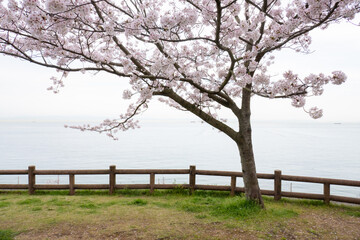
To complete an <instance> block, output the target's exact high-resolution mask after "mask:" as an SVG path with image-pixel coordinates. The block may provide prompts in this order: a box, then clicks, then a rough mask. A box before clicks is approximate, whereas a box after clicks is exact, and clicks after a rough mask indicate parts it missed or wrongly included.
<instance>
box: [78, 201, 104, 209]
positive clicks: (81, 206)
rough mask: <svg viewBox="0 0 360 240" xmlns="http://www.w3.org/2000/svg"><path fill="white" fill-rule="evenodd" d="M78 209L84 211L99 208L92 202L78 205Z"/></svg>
mask: <svg viewBox="0 0 360 240" xmlns="http://www.w3.org/2000/svg"><path fill="white" fill-rule="evenodd" d="M79 207H80V208H84V209H92V210H94V209H98V208H99V205H97V204H95V203H93V202H84V203H80V204H79Z"/></svg>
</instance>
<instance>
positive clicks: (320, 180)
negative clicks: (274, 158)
mask: <svg viewBox="0 0 360 240" xmlns="http://www.w3.org/2000/svg"><path fill="white" fill-rule="evenodd" d="M281 178H282V180H285V181H296V182H311V183H329V184H334V185H344V186H354V187H360V181H354V180H345V179H332V178H318V177H305V176H291V175H282V176H281Z"/></svg>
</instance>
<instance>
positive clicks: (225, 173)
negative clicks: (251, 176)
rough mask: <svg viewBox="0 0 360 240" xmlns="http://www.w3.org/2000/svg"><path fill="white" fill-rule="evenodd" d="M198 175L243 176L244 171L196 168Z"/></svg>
mask: <svg viewBox="0 0 360 240" xmlns="http://www.w3.org/2000/svg"><path fill="white" fill-rule="evenodd" d="M196 174H197V175H210V176H224V177H226V176H229V177H231V176H235V177H242V176H243V173H242V172H230V171H214V170H196Z"/></svg>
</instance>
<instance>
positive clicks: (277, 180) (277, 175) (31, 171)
mask: <svg viewBox="0 0 360 240" xmlns="http://www.w3.org/2000/svg"><path fill="white" fill-rule="evenodd" d="M96 174H102V175H104V174H106V175H109V184H76V183H75V175H96ZM121 174H149V175H150V181H149V184H116V175H121ZM156 174H162V175H163V174H188V175H189V184H155V175H156ZM0 175H28V184H0V189H8V190H18V189H27V190H28V191H29V194H34V192H35V190H37V189H43V190H44V189H46V190H51V189H68V190H69V193H70V195H74V194H75V190H76V189H108V190H109V193H110V194H113V193H114V192H115V190H116V189H150V192H151V193H152V192H153V191H154V190H155V189H173V188H176V187H182V188H186V189H189V191H190V193H193V192H194V191H195V190H219V191H230V195H231V196H234V195H235V193H237V192H244V191H245V189H244V188H243V187H237V186H236V180H237V178H238V177H243V173H242V172H231V171H210V170H197V169H196V167H195V166H190V168H189V169H116V166H114V165H112V166H110V167H109V169H96V170H36V169H35V166H29V167H28V169H27V170H0ZM36 175H68V176H69V184H36ZM196 175H206V176H224V177H230V185H228V186H219V185H199V184H196ZM257 177H258V178H259V179H273V180H274V190H261V194H263V195H269V196H274V199H275V200H280V199H281V197H291V198H306V199H317V200H323V201H324V202H325V203H326V204H329V203H330V201H337V202H346V203H354V204H360V198H352V197H344V196H336V195H331V194H330V186H331V185H342V186H352V187H360V181H353V180H345V179H331V178H318V177H305V176H291V175H282V174H281V171H280V170H275V171H274V174H267V173H258V174H257ZM283 181H296V182H308V183H320V184H323V194H314V193H300V192H286V191H282V189H281V185H282V182H283Z"/></svg>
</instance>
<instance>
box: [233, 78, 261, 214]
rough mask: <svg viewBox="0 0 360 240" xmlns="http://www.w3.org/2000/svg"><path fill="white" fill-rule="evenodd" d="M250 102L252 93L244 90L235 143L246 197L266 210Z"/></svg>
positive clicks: (249, 87)
mask: <svg viewBox="0 0 360 240" xmlns="http://www.w3.org/2000/svg"><path fill="white" fill-rule="evenodd" d="M247 89H251V84H248V85H247ZM250 100H251V93H250V91H248V90H246V89H243V92H242V103H241V105H242V106H241V111H240V112H238V113H237V114H236V115H237V117H238V120H239V133H238V135H237V137H236V140H235V142H236V144H237V146H238V149H239V152H240V158H241V167H242V172H243V180H244V186H245V196H246V198H247V199H249V200H254V201H256V202H257V203H258V204H259V205H260V206H261V207H262V208H264V202H263V199H262V197H261V192H260V187H259V182H258V179H257V176H256V167H255V158H254V151H253V146H252V130H251V123H250V116H251V111H250Z"/></svg>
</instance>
